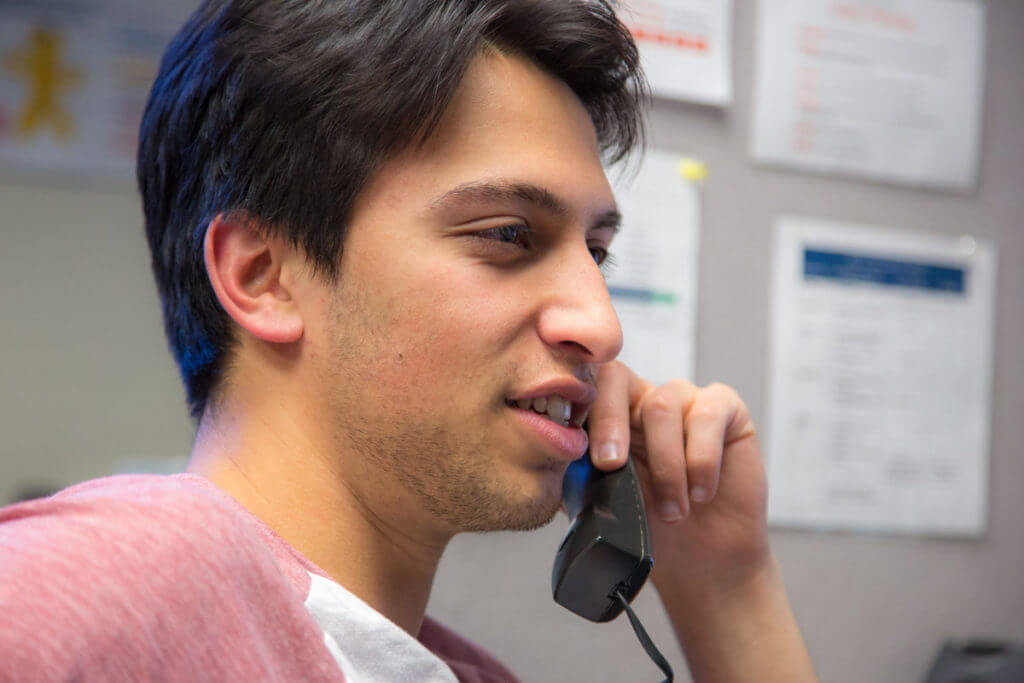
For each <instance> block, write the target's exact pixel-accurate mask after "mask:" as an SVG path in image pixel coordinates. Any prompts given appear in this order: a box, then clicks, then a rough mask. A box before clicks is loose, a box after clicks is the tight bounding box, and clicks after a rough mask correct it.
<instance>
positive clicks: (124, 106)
mask: <svg viewBox="0 0 1024 683" xmlns="http://www.w3.org/2000/svg"><path fill="white" fill-rule="evenodd" d="M196 5H198V0H170V1H169V2H164V3H161V4H160V5H159V6H151V5H150V4H149V3H135V2H132V1H131V0H35V1H33V2H31V3H10V2H0V170H5V171H18V172H24V171H28V172H31V173H37V172H44V173H52V172H58V173H68V172H71V173H78V174H98V175H100V176H105V177H112V178H125V179H130V178H131V177H132V176H133V174H134V169H135V153H136V146H137V141H138V134H139V122H140V121H141V118H142V112H143V110H144V108H145V104H146V100H147V97H148V94H149V89H150V87H151V86H152V84H153V79H154V78H155V76H156V73H157V68H158V67H159V64H160V59H161V56H162V54H163V51H164V48H165V47H166V45H167V42H168V41H169V40H170V37H171V36H172V35H173V34H174V33H175V31H177V29H178V28H179V27H180V26H181V24H182V23H183V22H184V20H185V18H186V17H187V16H188V13H189V12H190V11H191V10H192V9H194V8H195V6H196Z"/></svg>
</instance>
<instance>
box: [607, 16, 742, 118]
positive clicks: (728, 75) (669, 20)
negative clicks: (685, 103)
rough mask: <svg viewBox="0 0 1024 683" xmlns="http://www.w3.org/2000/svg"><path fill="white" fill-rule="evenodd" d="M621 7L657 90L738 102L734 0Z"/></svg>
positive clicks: (657, 92) (702, 100)
mask: <svg viewBox="0 0 1024 683" xmlns="http://www.w3.org/2000/svg"><path fill="white" fill-rule="evenodd" d="M621 7H622V8H621V11H620V16H621V18H622V20H623V22H624V23H625V24H626V25H627V26H628V27H629V29H630V31H631V32H632V33H633V37H634V39H635V40H636V43H637V47H639V49H640V60H641V63H642V65H643V68H644V72H645V73H646V75H647V78H648V80H649V81H650V83H651V89H652V90H653V91H654V94H655V95H658V96H661V97H668V98H673V99H679V100H691V101H694V102H700V103H703V104H714V105H725V104H728V103H729V102H731V101H732V0H627V1H626V2H624V3H623V4H622V6H621Z"/></svg>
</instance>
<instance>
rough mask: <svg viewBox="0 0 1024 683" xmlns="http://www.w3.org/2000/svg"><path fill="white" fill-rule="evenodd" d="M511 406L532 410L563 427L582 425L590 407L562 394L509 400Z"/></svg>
mask: <svg viewBox="0 0 1024 683" xmlns="http://www.w3.org/2000/svg"><path fill="white" fill-rule="evenodd" d="M506 403H508V405H509V406H512V407H515V408H519V409H520V410H531V411H533V412H534V413H536V414H538V415H540V416H541V417H543V418H545V419H547V420H550V421H551V422H554V423H555V424H557V425H560V426H562V427H580V426H582V424H583V420H584V419H586V414H587V412H588V407H587V406H585V405H583V404H579V403H573V402H572V401H570V400H568V399H566V398H563V397H561V396H538V397H536V398H521V399H519V400H517V401H507V402H506Z"/></svg>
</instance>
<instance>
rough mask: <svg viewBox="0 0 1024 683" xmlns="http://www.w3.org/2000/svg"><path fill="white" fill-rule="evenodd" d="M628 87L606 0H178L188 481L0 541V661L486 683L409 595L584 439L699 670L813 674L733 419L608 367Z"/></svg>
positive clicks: (159, 213) (51, 510)
mask: <svg viewBox="0 0 1024 683" xmlns="http://www.w3.org/2000/svg"><path fill="white" fill-rule="evenodd" d="M641 83H642V81H641V78H640V76H639V73H638V70H637V56H636V51H635V47H634V46H633V44H632V42H631V40H630V38H629V36H628V33H627V32H626V31H625V30H624V29H623V27H622V26H621V25H620V24H619V23H618V22H617V20H616V19H615V17H614V14H613V13H612V10H611V8H609V7H608V6H606V5H605V4H603V3H598V2H582V1H580V2H577V1H576V0H548V1H540V0H529V1H527V0H475V1H473V0H438V1H436V2H422V1H416V0H385V1H382V2H365V1H356V0H335V1H334V2H331V1H329V0H318V1H309V0H290V1H278V2H269V1H267V2H259V1H257V0H234V1H230V0H210V1H209V2H207V3H205V4H204V5H203V6H202V7H201V8H200V9H199V10H198V11H197V12H196V14H195V15H194V16H193V17H192V18H191V19H190V21H189V22H188V24H187V25H186V26H185V27H184V28H183V29H182V32H181V33H180V34H179V36H178V37H177V38H176V39H175V41H174V42H173V43H172V45H171V47H170V48H169V50H168V53H167V55H166V56H165V59H164V63H163V65H162V67H161V70H160V74H159V76H158V78H157V82H156V84H155V86H154V89H153V93H152V96H151V100H150V104H149V107H148V109H147V112H146V116H145V120H144V122H143V127H142V133H141V141H140V142H141V144H140V153H139V181H140V187H141V189H142V194H143V200H144V208H145V214H146V229H147V234H148V237H149V241H150V246H151V250H152V255H153V266H154V271H155V274H156V278H157V284H158V287H159V290H160V295H161V297H162V300H163V305H164V315H165V322H166V327H167V332H168V338H169V341H170V345H171V349H172V351H173V353H174V354H175V357H176V360H177V362H178V364H179V366H180V368H181V372H182V375H183V378H184V380H185V384H186V390H187V393H188V399H189V403H190V406H191V408H192V411H193V414H194V415H195V416H196V418H197V420H198V430H197V435H196V439H195V444H194V448H193V451H192V457H191V460H190V463H189V466H188V473H187V474H184V475H180V476H177V477H170V478H154V477H128V478H115V479H112V480H99V481H96V482H90V483H86V484H84V485H81V486H79V487H75V488H73V489H71V490H68V491H65V492H63V493H61V494H58V495H57V496H55V497H53V498H51V499H48V500H45V501H39V502H36V503H29V504H27V505H23V506H16V507H14V508H9V509H8V511H6V516H5V517H0V521H4V524H2V525H0V548H2V549H3V551H4V553H5V558H4V562H5V564H7V566H8V569H7V570H6V571H4V582H5V583H7V584H8V585H9V586H12V588H8V589H6V590H5V589H3V588H0V591H4V592H0V596H2V600H0V604H2V605H4V608H5V609H4V612H5V614H7V615H10V614H15V615H17V616H16V617H15V618H14V619H13V620H12V621H13V622H14V626H13V628H12V629H11V630H10V631H9V632H10V633H13V634H14V635H10V636H8V635H0V671H4V667H8V669H7V670H9V671H11V672H13V673H14V674H15V675H16V677H19V676H20V675H22V674H25V675H28V673H29V672H36V673H40V672H42V674H43V675H40V676H38V677H39V678H43V679H44V680H64V679H69V678H75V679H78V678H81V679H83V680H92V679H96V680H100V679H103V680H111V679H124V680H134V679H138V678H164V679H175V680H189V679H195V678H208V679H214V680H223V679H243V678H245V679H260V680H264V679H276V680H314V679H316V680H321V679H322V680H338V679H339V678H340V676H341V675H344V676H345V677H346V678H347V679H348V680H356V681H360V680H410V681H413V680H416V681H423V680H431V681H433V680H437V681H451V680H456V677H457V678H458V679H459V680H463V681H496V680H510V679H512V674H511V673H510V672H509V671H508V669H506V668H505V667H504V666H503V665H502V664H499V663H498V662H497V661H495V660H494V659H493V658H492V657H490V656H489V655H487V654H486V653H484V652H483V651H482V650H480V649H479V648H478V647H476V646H474V645H472V644H471V643H470V642H469V641H467V640H464V639H462V638H461V637H459V636H457V635H455V634H454V633H452V632H450V631H448V630H447V629H445V628H444V627H442V626H441V625H439V624H437V623H436V622H433V621H432V620H430V619H429V618H428V617H426V616H425V610H426V605H427V600H428V597H429V593H430V587H431V583H432V580H433V577H434V573H435V571H436V568H437V565H438V562H439V560H440V558H441V554H442V553H443V551H444V549H445V546H446V544H447V543H448V541H449V540H450V539H451V538H452V537H453V536H454V535H455V534H457V533H460V532H463V531H486V530H496V529H532V528H535V527H537V526H540V525H542V524H545V523H547V522H548V521H550V520H551V518H552V517H553V516H554V515H555V514H556V512H557V511H558V509H559V506H560V491H561V480H562V475H563V473H564V471H565V469H566V467H567V466H568V464H569V463H570V462H571V461H572V460H574V459H576V458H578V457H579V456H580V455H581V454H582V453H583V452H584V450H585V449H586V448H587V444H588V441H589V444H590V449H591V452H592V454H593V458H594V461H595V463H596V464H597V466H598V467H600V468H601V469H605V470H613V469H616V468H618V467H620V466H622V465H623V463H624V462H625V460H626V458H627V454H628V455H629V457H632V458H633V459H634V460H635V462H636V464H637V467H638V469H639V471H640V476H641V478H642V482H643V485H644V488H645V495H646V500H647V504H648V507H649V510H648V512H649V515H650V519H651V532H652V536H653V547H654V554H655V556H656V557H657V564H656V568H655V570H654V574H653V575H652V579H653V582H654V584H655V586H656V587H657V590H658V593H659V595H660V596H661V598H662V600H663V602H664V604H665V608H666V610H667V611H668V614H669V615H670V617H671V619H672V622H673V624H674V626H675V629H676V632H677V634H678V636H679V640H680V643H681V645H682V647H683V649H684V652H685V654H686V657H687V660H688V663H689V665H690V668H691V670H692V672H693V675H694V676H695V678H696V679H697V680H709V681H750V680H762V681H766V680H772V681H806V680H813V679H814V674H813V672H812V670H811V667H810V664H809V662H808V659H807V656H806V653H805V651H804V647H803V643H802V640H801V638H800V635H799V632H798V630H797V628H796V625H795V623H794V620H793V617H792V614H791V612H790V609H789V606H788V603H787V601H786V597H785V593H784V590H783V586H782V582H781V579H780V576H779V572H778V568H777V566H776V563H775V561H774V559H773V556H772V554H771V551H770V549H769V547H768V542H767V533H766V526H765V512H764V509H765V477H764V469H763V466H762V463H761V454H760V451H759V447H758V445H757V440H756V435H755V431H754V427H753V424H752V423H751V419H750V416H749V413H748V412H747V409H746V408H745V406H744V405H743V403H742V401H741V400H740V399H739V398H738V397H737V395H736V394H735V392H734V391H732V390H731V389H729V388H727V387H724V386H721V385H712V386H710V387H707V388H698V387H695V386H694V385H692V384H690V383H688V382H684V381H675V382H670V383H668V384H666V385H664V386H661V387H655V386H653V385H651V384H650V383H648V382H646V381H645V380H643V379H641V378H639V377H637V376H635V375H634V374H633V373H632V372H631V371H630V370H629V369H628V368H626V367H625V366H623V365H621V364H619V363H617V362H615V360H614V359H615V357H616V355H617V353H618V351H619V349H620V347H621V342H622V335H621V330H620V327H619V324H618V321H617V318H616V316H615V312H614V310H613V309H612V306H611V302H610V300H609V297H608V292H607V289H606V287H605V285H604V281H603V278H602V274H601V270H600V266H601V264H602V262H603V261H604V260H605V258H606V257H607V254H608V251H609V249H610V248H611V242H612V238H613V237H614V234H615V232H616V230H617V229H618V223H619V216H618V213H617V211H616V208H615V203H614V199H613V196H612V193H611V190H610V188H609V186H608V183H607V180H606V178H605V175H604V171H603V168H602V161H601V160H602V154H604V156H605V158H606V159H608V160H614V159H618V158H622V157H623V156H624V155H625V154H626V153H627V152H628V151H629V150H630V148H632V147H633V146H634V145H635V143H636V142H637V141H638V140H639V137H640V116H641V113H640V109H639V106H640V102H641V99H642V94H643V88H642V86H641ZM588 417H589V437H588V434H587V433H585V431H584V430H583V428H582V427H581V424H582V423H583V421H584V420H585V419H587V418H588ZM0 571H2V570H0ZM61 593H63V595H61ZM33 635H35V639H34V640H33ZM514 665H515V664H514V663H512V666H513V667H514Z"/></svg>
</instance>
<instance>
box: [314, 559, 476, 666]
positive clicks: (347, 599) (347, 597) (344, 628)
mask: <svg viewBox="0 0 1024 683" xmlns="http://www.w3.org/2000/svg"><path fill="white" fill-rule="evenodd" d="M309 576H310V584H309V595H308V596H307V597H306V602H305V607H306V610H307V611H308V612H309V613H310V614H311V615H312V616H313V619H315V620H316V623H317V624H319V625H320V628H321V629H323V631H324V643H325V644H326V645H327V649H328V650H330V652H331V654H332V655H333V656H334V659H335V661H337V662H338V666H340V667H341V671H342V673H343V674H345V680H346V681H348V682H350V683H406V682H408V683H458V680H457V679H456V678H455V674H454V673H452V670H451V669H450V668H449V667H448V665H447V664H445V663H444V661H442V660H441V659H440V658H439V657H438V656H437V655H435V654H434V653H433V652H431V651H430V650H428V649H427V648H426V646H424V645H423V643H421V642H420V641H418V640H416V639H415V638H413V637H412V636H410V635H409V634H408V633H406V632H405V631H403V630H402V629H401V628H399V626H398V625H397V624H395V623H394V622H392V621H391V620H389V619H388V618H387V617H385V616H384V615H383V614H381V613H380V612H378V611H377V610H375V609H373V608H372V607H370V606H369V605H367V604H366V603H365V602H363V601H362V600H360V599H359V598H357V597H356V596H355V595H353V594H352V593H350V592H349V591H348V590H346V589H345V588H344V587H343V586H341V585H340V584H338V583H336V582H334V581H331V580H330V579H326V578H324V577H322V576H319V575H317V574H313V573H310V575H309Z"/></svg>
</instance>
